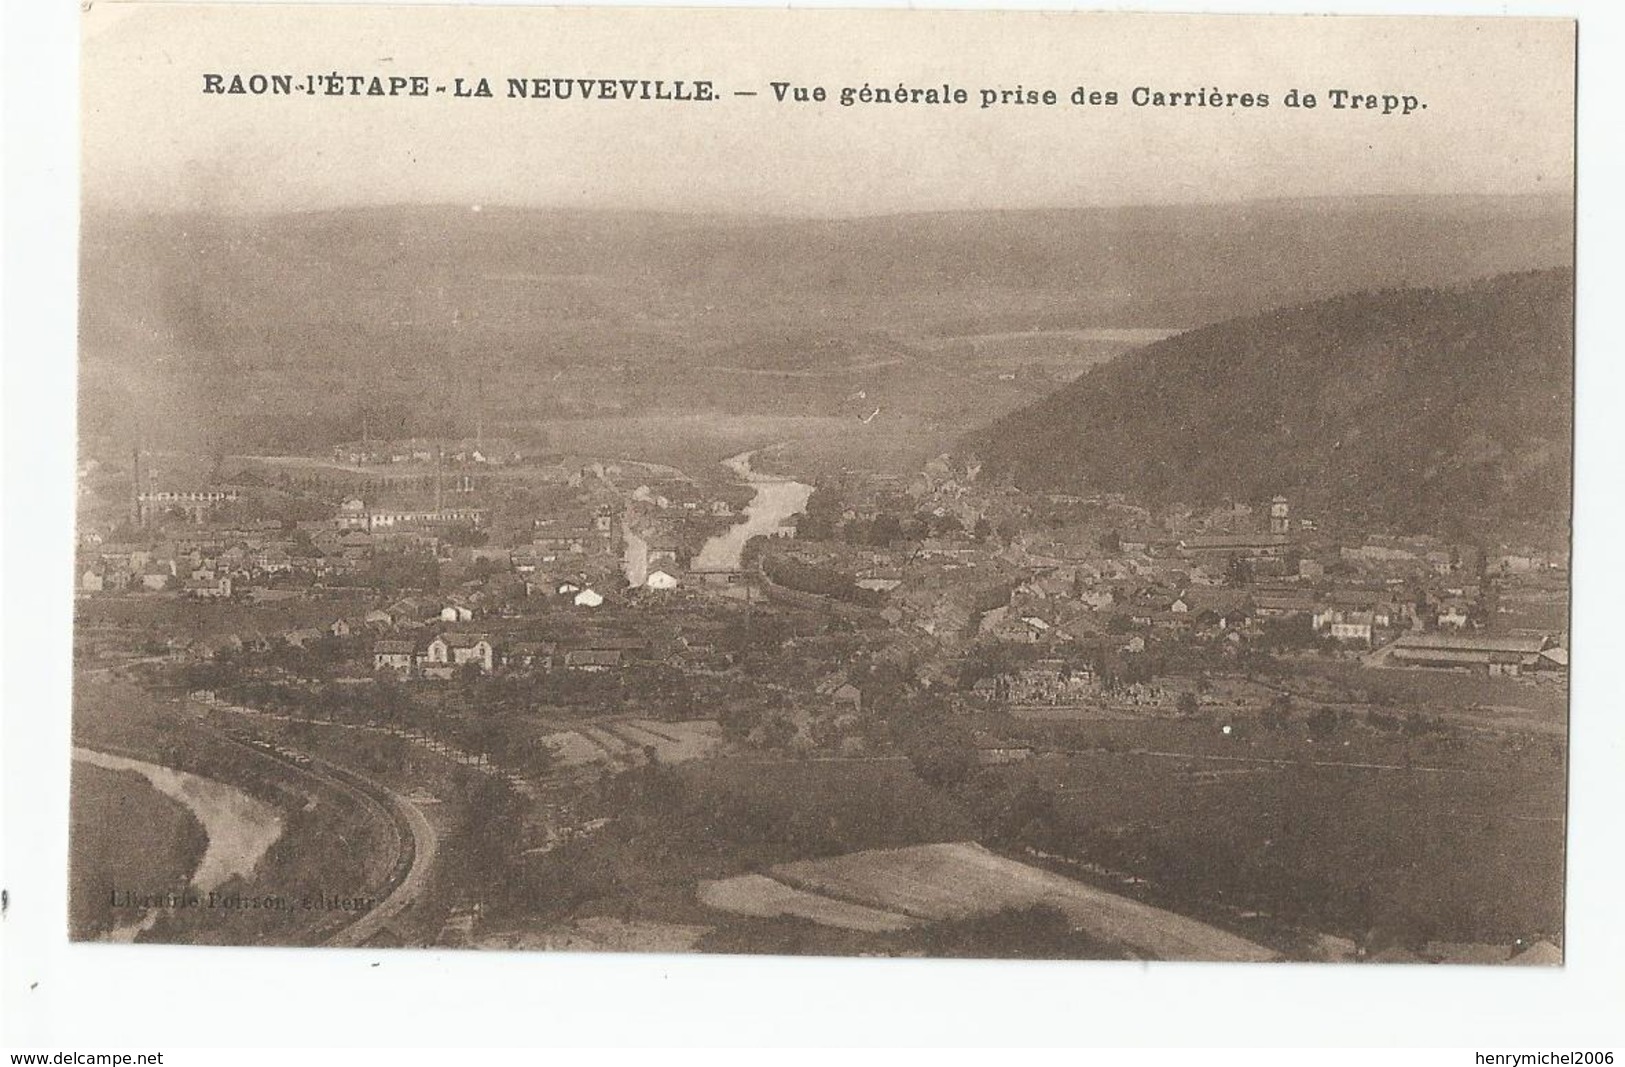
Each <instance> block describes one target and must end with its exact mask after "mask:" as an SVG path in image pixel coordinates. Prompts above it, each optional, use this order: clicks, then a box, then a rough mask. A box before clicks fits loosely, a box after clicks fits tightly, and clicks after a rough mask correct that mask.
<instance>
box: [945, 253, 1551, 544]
mask: <svg viewBox="0 0 1625 1067" xmlns="http://www.w3.org/2000/svg"><path fill="white" fill-rule="evenodd" d="M1573 313H1574V292H1573V275H1572V273H1571V272H1570V271H1568V270H1550V271H1537V272H1527V273H1520V274H1508V275H1501V276H1498V277H1494V278H1491V279H1488V280H1485V281H1481V282H1477V283H1473V284H1469V285H1466V286H1463V287H1459V288H1449V289H1436V288H1419V289H1398V290H1389V291H1382V292H1361V293H1355V294H1352V295H1348V296H1342V297H1336V298H1333V299H1329V300H1323V301H1318V302H1315V303H1309V304H1304V305H1300V306H1292V307H1285V308H1281V309H1278V310H1275V311H1270V312H1266V313H1264V314H1260V315H1253V316H1248V317H1244V318H1238V319H1234V320H1231V321H1228V322H1223V323H1219V324H1216V325H1212V326H1207V327H1204V328H1201V329H1197V330H1192V331H1190V332H1187V333H1183V334H1180V335H1178V336H1175V337H1172V338H1169V339H1168V340H1166V341H1161V342H1158V343H1156V344H1153V345H1149V346H1147V347H1146V348H1143V349H1140V350H1137V351H1135V352H1132V353H1129V354H1128V355H1126V356H1124V357H1122V358H1121V359H1119V360H1117V361H1114V362H1112V363H1109V364H1106V365H1103V366H1101V367H1098V368H1096V369H1094V370H1093V371H1091V372H1089V373H1086V374H1084V375H1083V376H1082V377H1080V378H1078V379H1077V380H1076V381H1074V382H1072V383H1071V384H1069V385H1068V386H1066V387H1065V388H1063V389H1061V390H1059V391H1058V392H1056V393H1054V394H1052V395H1050V396H1049V397H1046V398H1045V399H1043V400H1041V401H1039V402H1038V403H1036V404H1034V405H1032V406H1029V407H1027V408H1024V409H1021V410H1018V411H1016V412H1013V413H1011V414H1010V415H1007V416H1006V417H1004V418H1003V419H1001V420H999V421H998V422H997V423H995V424H994V425H993V426H992V427H991V428H990V429H988V430H986V431H983V432H981V433H978V434H975V435H973V437H972V438H971V439H970V441H969V444H970V447H971V448H972V450H974V451H976V452H977V453H978V454H980V455H981V456H982V457H983V459H984V460H985V461H986V463H987V471H988V474H990V475H993V476H1002V477H1005V478H1008V479H1009V480H1011V481H1013V482H1014V483H1016V484H1018V485H1020V486H1022V487H1024V488H1032V489H1048V490H1052V491H1073V492H1076V491H1083V492H1100V491H1125V492H1131V493H1134V494H1136V495H1138V496H1140V497H1142V498H1145V499H1148V500H1153V501H1174V500H1178V501H1188V502H1192V503H1202V502H1211V501H1217V500H1221V499H1226V498H1233V499H1240V500H1262V499H1268V498H1269V497H1271V496H1273V495H1274V494H1276V493H1285V494H1287V495H1288V496H1290V497H1291V498H1293V499H1294V500H1295V501H1301V502H1303V503H1304V504H1306V505H1309V506H1310V507H1311V508H1313V509H1317V510H1320V511H1321V512H1322V513H1324V514H1326V515H1328V516H1335V517H1339V518H1346V519H1349V520H1353V521H1359V522H1364V523H1366V524H1369V525H1373V526H1387V527H1397V528H1404V529H1411V530H1433V531H1438V532H1443V533H1451V534H1456V535H1472V534H1477V533H1488V532H1490V531H1491V530H1495V529H1500V530H1505V529H1507V528H1508V527H1509V526H1511V525H1521V524H1525V523H1533V524H1536V525H1539V526H1542V527H1545V528H1549V529H1554V530H1560V529H1566V525H1567V522H1568V516H1569V492H1570V488H1569V487H1570V478H1569V465H1570V457H1571V453H1572V438H1571V434H1572V429H1573V427H1572V419H1573V411H1572V388H1573V334H1572V318H1573Z"/></svg>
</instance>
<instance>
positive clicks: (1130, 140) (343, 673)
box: [63, 3, 1576, 966]
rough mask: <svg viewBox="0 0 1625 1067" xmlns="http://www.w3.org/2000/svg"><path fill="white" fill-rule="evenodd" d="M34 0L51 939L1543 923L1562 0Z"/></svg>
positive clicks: (1568, 175)
mask: <svg viewBox="0 0 1625 1067" xmlns="http://www.w3.org/2000/svg"><path fill="white" fill-rule="evenodd" d="M81 23H82V56H81V59H82V93H83V102H82V131H81V133H82V176H81V177H82V224H81V238H80V263H79V269H80V294H79V330H80V337H79V353H80V356H79V360H80V362H79V394H78V427H79V429H78V434H79V465H78V487H77V509H78V520H77V523H78V524H77V530H76V534H75V537H76V544H75V553H76V557H75V558H76V563H75V567H74V578H73V581H74V591H73V597H74V605H75V606H74V620H75V622H74V641H73V665H74V707H73V720H72V722H73V726H72V768H73V770H72V808H71V850H70V851H71V857H70V858H71V872H70V883H71V907H70V914H69V925H70V933H71V936H72V937H73V938H74V939H75V940H81V941H115V942H136V943H169V944H176V943H179V944H189V945H238V946H248V945H275V946H350V947H356V946H369V947H383V946H400V947H419V948H425V947H433V948H441V949H445V948H471V949H510V950H511V949H551V950H565V951H594V950H608V951H635V952H714V953H772V954H801V955H820V956H859V955H862V956H926V957H980V958H988V957H1003V958H1015V959H1087V960H1180V961H1220V962H1268V961H1296V962H1327V963H1345V964H1349V965H1363V964H1378V963H1413V964H1422V963H1428V964H1478V965H1483V964H1513V965H1549V966H1557V965H1561V964H1562V963H1563V960H1564V954H1565V950H1566V946H1565V922H1564V918H1565V916H1564V884H1565V883H1564V874H1565V830H1566V822H1565V820H1566V803H1567V767H1568V725H1569V718H1568V667H1569V654H1568V649H1569V578H1568V576H1569V545H1570V532H1569V531H1570V515H1571V465H1572V452H1573V444H1572V424H1573V378H1574V368H1573V316H1574V274H1573V255H1574V237H1575V233H1574V214H1573V211H1574V201H1573V193H1574V118H1575V90H1574V85H1575V40H1576V35H1575V24H1574V23H1573V22H1572V21H1569V20H1562V19H1531V18H1484V19H1462V18H1421V17H1335V18H1334V17H1308V16H1229V15H1224V16H1221V15H1175V14H1123V13H1118V14H1093V13H1072V12H1068V13H1061V12H1009V11H1004V12H971V11H917V10H908V11H904V10H864V11H855V10H854V11H837V10H787V9H733V10H719V9H714V8H713V9H681V8H664V9H656V8H543V7H535V8H527V7H446V6H411V7H407V6H387V5H300V4H266V5H256V4H207V3H199V4H195V3H183V4H159V3H152V4H148V3H95V4H91V5H87V6H86V9H85V10H84V12H83V13H82V15H81ZM64 595H66V593H65V591H64ZM63 757H64V758H66V757H67V753H63Z"/></svg>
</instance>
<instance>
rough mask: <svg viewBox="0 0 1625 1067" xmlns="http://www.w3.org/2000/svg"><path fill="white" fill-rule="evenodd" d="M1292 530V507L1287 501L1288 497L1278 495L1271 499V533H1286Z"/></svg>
mask: <svg viewBox="0 0 1625 1067" xmlns="http://www.w3.org/2000/svg"><path fill="white" fill-rule="evenodd" d="M1291 532H1292V508H1291V506H1290V505H1288V504H1287V502H1286V497H1284V496H1278V497H1276V498H1275V499H1274V500H1271V501H1270V533H1272V534H1286V533H1291Z"/></svg>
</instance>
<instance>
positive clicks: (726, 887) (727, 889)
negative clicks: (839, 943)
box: [699, 874, 917, 933]
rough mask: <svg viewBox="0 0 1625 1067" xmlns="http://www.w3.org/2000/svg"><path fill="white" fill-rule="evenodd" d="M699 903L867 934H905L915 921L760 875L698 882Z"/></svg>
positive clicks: (709, 906) (737, 913)
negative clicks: (893, 932)
mask: <svg viewBox="0 0 1625 1067" xmlns="http://www.w3.org/2000/svg"><path fill="white" fill-rule="evenodd" d="M699 901H700V903H701V904H704V905H705V906H706V907H708V908H716V909H717V910H718V911H726V912H730V913H732V914H734V915H753V916H757V917H760V918H774V917H776V916H780V915H789V916H793V917H795V918H798V919H810V920H812V921H813V922H815V923H819V924H820V925H823V926H835V927H839V928H841V929H843V930H862V931H865V932H867V933H887V932H891V931H895V930H906V929H908V927H910V926H912V925H913V924H914V923H915V922H916V921H917V920H915V919H913V918H912V917H910V916H908V915H904V914H901V913H900V912H896V911H887V910H883V909H881V908H872V907H869V906H868V905H866V904H855V903H853V902H852V901H849V900H838V899H835V898H834V897H829V896H822V895H820V894H818V893H810V892H807V891H805V890H801V889H796V888H794V887H793V886H789V885H786V884H785V883H784V882H780V881H775V880H774V879H772V878H769V877H768V876H766V875H762V874H741V875H738V876H736V877H733V878H723V879H719V880H718V881H714V882H701V883H700V888H699Z"/></svg>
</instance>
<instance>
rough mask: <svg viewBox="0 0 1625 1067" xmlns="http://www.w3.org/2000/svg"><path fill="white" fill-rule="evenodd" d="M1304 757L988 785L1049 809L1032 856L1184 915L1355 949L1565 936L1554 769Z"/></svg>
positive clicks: (1188, 758)
mask: <svg viewBox="0 0 1625 1067" xmlns="http://www.w3.org/2000/svg"><path fill="white" fill-rule="evenodd" d="M1315 747H1316V748H1317V749H1318V750H1319V751H1317V752H1316V753H1315V754H1314V755H1313V756H1312V757H1306V758H1305V759H1303V760H1296V761H1283V760H1281V759H1280V757H1270V756H1261V755H1249V754H1247V752H1246V750H1245V749H1235V750H1232V751H1233V753H1234V754H1233V755H1230V756H1222V755H1204V754H1202V753H1200V752H1199V751H1192V750H1191V749H1185V750H1183V751H1180V750H1146V751H1140V752H1080V753H1077V754H1074V755H1068V756H1061V755H1057V756H1044V757H1038V758H1035V759H1032V760H1029V761H1027V762H1026V763H1024V764H1020V765H1017V766H1012V767H1009V768H1003V769H1000V770H999V771H998V772H997V775H996V776H997V777H998V778H999V779H1000V780H1002V781H1003V782H1004V783H1006V784H1007V785H1008V786H1009V787H1010V788H1011V789H1013V790H1016V791H1018V792H1020V791H1023V790H1025V791H1028V795H1036V796H1039V797H1042V798H1045V799H1044V800H1043V801H1042V802H1041V806H1042V807H1043V808H1044V809H1045V814H1044V815H1043V816H1042V817H1041V820H1040V823H1039V826H1038V827H1037V828H1035V827H1029V828H1028V829H1027V831H1026V836H1027V838H1028V839H1029V841H1030V843H1034V844H1037V845H1038V847H1041V848H1044V849H1047V850H1051V851H1054V852H1057V853H1060V854H1064V855H1068V856H1073V857H1077V858H1080V859H1085V860H1088V861H1090V862H1093V863H1096V864H1098V865H1100V866H1102V867H1104V868H1106V869H1109V870H1112V871H1115V872H1120V873H1121V874H1124V875H1131V876H1134V877H1137V878H1139V879H1143V880H1145V881H1147V882H1149V883H1150V885H1149V891H1150V892H1151V893H1152V894H1153V895H1154V896H1155V898H1156V899H1159V900H1163V901H1167V902H1168V903H1170V904H1171V905H1173V906H1175V907H1178V908H1180V909H1181V910H1193V911H1200V910H1203V909H1205V908H1210V907H1215V906H1217V907H1221V908H1228V909H1231V910H1232V911H1233V912H1240V911H1251V912H1257V913H1262V914H1263V915H1265V916H1268V917H1272V918H1273V919H1276V920H1280V921H1282V922H1285V923H1287V924H1290V925H1295V926H1298V927H1302V928H1308V929H1313V930H1320V931H1324V932H1333V933H1339V934H1342V935H1345V936H1349V937H1361V936H1366V935H1368V934H1370V933H1371V932H1372V931H1385V930H1386V931H1391V932H1395V933H1398V934H1401V935H1404V936H1407V937H1411V938H1422V937H1439V938H1443V939H1449V940H1461V941H1490V942H1497V943H1508V942H1510V941H1512V940H1513V939H1514V938H1517V937H1529V936H1531V935H1545V936H1548V937H1549V936H1552V935H1554V934H1556V933H1559V932H1560V931H1561V930H1562V916H1563V875H1564V773H1563V764H1562V761H1561V760H1560V759H1552V758H1550V757H1549V756H1548V754H1545V753H1542V752H1539V751H1522V752H1516V751H1514V752H1505V751H1502V750H1500V749H1499V748H1496V747H1494V746H1493V745H1492V744H1491V743H1489V742H1483V743H1481V744H1480V745H1479V746H1477V747H1474V746H1472V745H1469V746H1468V747H1466V748H1457V749H1455V750H1453V751H1447V750H1443V749H1441V750H1438V751H1436V752H1435V753H1434V754H1433V757H1426V756H1424V755H1422V754H1420V753H1418V754H1416V755H1415V756H1413V757H1412V759H1411V760H1410V761H1407V760H1405V759H1404V758H1401V759H1400V760H1398V761H1395V762H1392V763H1374V762H1368V761H1364V760H1360V761H1356V760H1351V759H1346V758H1345V759H1340V758H1339V757H1340V756H1341V752H1339V751H1338V749H1340V748H1341V746H1336V747H1334V748H1331V749H1328V746H1315ZM1475 765H1476V766H1475ZM1032 791H1036V794H1034V793H1033V792H1032Z"/></svg>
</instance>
